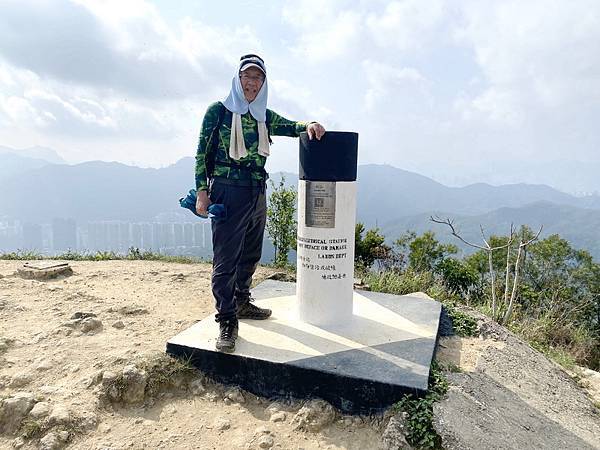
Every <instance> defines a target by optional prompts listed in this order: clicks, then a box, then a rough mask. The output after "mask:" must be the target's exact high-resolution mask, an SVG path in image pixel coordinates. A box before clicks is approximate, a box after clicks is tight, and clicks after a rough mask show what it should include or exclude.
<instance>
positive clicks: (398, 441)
mask: <svg viewBox="0 0 600 450" xmlns="http://www.w3.org/2000/svg"><path fill="white" fill-rule="evenodd" d="M407 419H408V414H407V413H405V412H402V413H400V414H396V415H395V416H392V417H391V418H390V421H389V422H388V424H387V427H386V428H385V430H384V432H383V435H382V436H381V442H380V443H379V448H380V450H412V448H413V447H412V446H410V445H409V443H408V442H407V441H406V432H407V430H406V420H407Z"/></svg>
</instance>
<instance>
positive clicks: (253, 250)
mask: <svg viewBox="0 0 600 450" xmlns="http://www.w3.org/2000/svg"><path fill="white" fill-rule="evenodd" d="M265 195H266V194H265V185H264V183H263V184H261V185H260V186H242V185H239V184H233V183H232V182H230V181H228V180H224V181H221V180H220V179H219V178H215V179H214V180H213V182H212V185H211V189H210V201H211V202H212V203H222V204H224V205H225V209H226V210H227V218H225V219H213V220H212V243H213V255H214V256H213V273H212V291H213V295H214V297H215V301H216V308H217V314H216V315H215V320H216V321H217V322H221V321H225V320H229V319H233V318H235V316H236V313H237V307H238V306H239V305H242V304H244V303H245V302H247V301H248V298H249V297H250V284H251V283H252V276H253V275H254V272H255V271H256V267H257V266H258V262H259V261H260V257H261V254H262V243H263V235H264V230H265V222H266V218H267V203H266V198H265Z"/></svg>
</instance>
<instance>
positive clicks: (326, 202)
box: [305, 181, 336, 228]
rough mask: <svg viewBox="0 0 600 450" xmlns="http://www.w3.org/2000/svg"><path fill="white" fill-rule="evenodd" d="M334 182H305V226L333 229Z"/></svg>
mask: <svg viewBox="0 0 600 450" xmlns="http://www.w3.org/2000/svg"><path fill="white" fill-rule="evenodd" d="M335 186H336V183H335V181H307V182H306V199H305V200H306V201H305V205H306V210H305V226H307V227H312V228H335Z"/></svg>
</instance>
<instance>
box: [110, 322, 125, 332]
mask: <svg viewBox="0 0 600 450" xmlns="http://www.w3.org/2000/svg"><path fill="white" fill-rule="evenodd" d="M112 326H113V328H116V329H117V330H122V329H123V328H125V324H124V323H123V321H122V320H117V321H116V322H115V323H113V324H112Z"/></svg>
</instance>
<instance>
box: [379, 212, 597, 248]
mask: <svg viewBox="0 0 600 450" xmlns="http://www.w3.org/2000/svg"><path fill="white" fill-rule="evenodd" d="M434 214H438V215H439V216H441V217H443V218H446V217H449V218H451V219H453V220H454V223H455V226H456V228H457V229H458V231H459V232H460V234H461V236H463V237H464V238H465V239H467V240H470V241H472V242H475V243H481V231H480V228H479V226H480V225H482V226H483V228H484V230H485V233H486V235H489V234H497V235H507V234H508V232H509V230H510V224H511V223H514V224H515V225H516V226H518V225H521V224H526V225H529V226H530V227H531V228H533V229H535V230H537V229H539V227H540V226H541V225H543V226H544V229H543V233H542V237H546V236H548V235H551V234H556V233H557V234H559V235H560V236H561V237H563V238H565V239H567V240H568V241H570V242H571V243H572V244H573V245H574V246H575V247H577V248H582V249H586V250H588V251H589V252H590V253H591V254H592V255H594V257H595V259H597V260H600V210H594V209H583V208H576V207H573V206H568V205H555V204H552V203H549V202H537V203H531V204H529V205H525V206H521V207H519V208H500V209H497V210H494V211H490V212H488V213H485V214H480V215H476V216H465V215H459V214H456V213H449V212H444V211H443V210H437V211H430V212H427V213H423V214H418V215H414V216H407V217H402V218H400V219H397V220H395V221H393V222H390V223H387V224H384V225H383V226H382V227H381V231H382V233H383V234H384V235H385V236H386V237H387V238H388V240H390V241H393V240H395V239H396V238H397V237H399V236H400V235H401V234H402V233H404V232H405V231H406V230H412V231H416V232H417V233H423V232H425V231H427V230H432V231H434V232H435V233H436V235H437V236H438V238H439V239H440V241H443V242H449V243H453V244H456V245H458V246H459V247H461V248H464V249H465V250H468V248H467V247H466V246H464V245H463V246H461V243H460V241H459V240H458V239H456V238H455V237H453V236H452V235H450V230H449V228H448V227H447V226H445V225H440V224H436V223H433V222H431V221H430V220H429V217H430V216H431V215H434Z"/></svg>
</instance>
